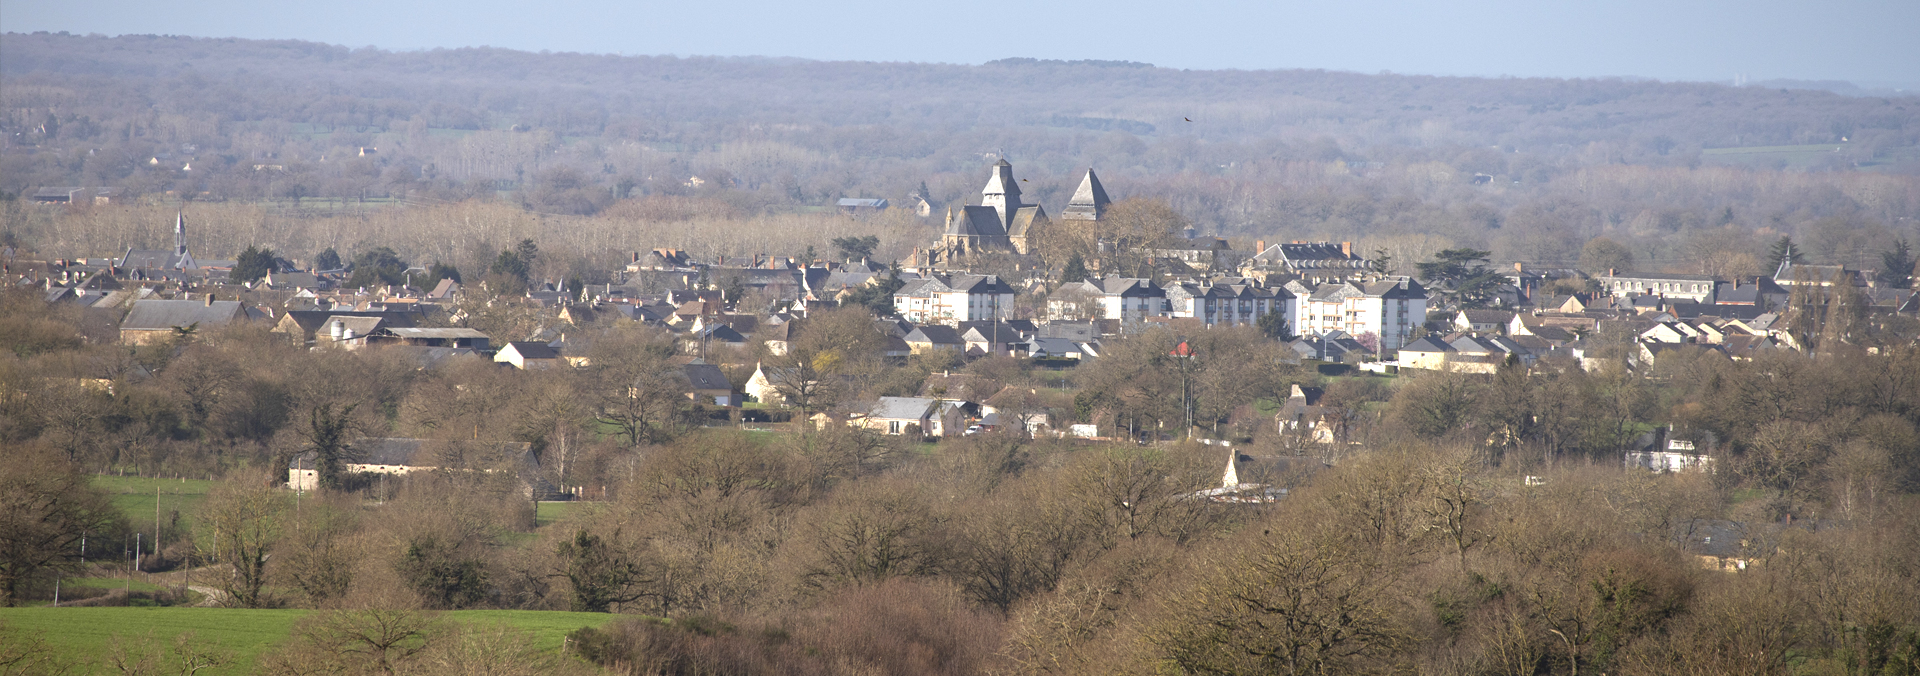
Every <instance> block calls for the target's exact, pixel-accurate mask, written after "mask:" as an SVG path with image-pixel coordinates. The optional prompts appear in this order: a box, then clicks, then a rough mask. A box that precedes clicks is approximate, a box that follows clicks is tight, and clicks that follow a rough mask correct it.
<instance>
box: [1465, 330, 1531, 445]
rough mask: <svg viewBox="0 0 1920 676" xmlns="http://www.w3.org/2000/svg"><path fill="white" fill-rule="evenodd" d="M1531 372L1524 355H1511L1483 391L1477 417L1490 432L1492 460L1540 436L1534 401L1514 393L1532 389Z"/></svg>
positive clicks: (1487, 443) (1475, 414) (1478, 402)
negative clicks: (1519, 356) (1523, 357)
mask: <svg viewBox="0 0 1920 676" xmlns="http://www.w3.org/2000/svg"><path fill="white" fill-rule="evenodd" d="M1528 376H1529V373H1528V368H1527V367H1526V366H1525V365H1523V364H1522V363H1521V362H1520V359H1518V358H1516V357H1512V356H1509V357H1508V358H1507V359H1506V360H1505V361H1503V362H1502V363H1501V364H1500V366H1499V368H1498V369H1497V370H1496V371H1494V376H1493V382H1492V383H1490V384H1489V385H1488V387H1486V388H1484V389H1482V390H1480V391H1479V394H1478V397H1477V399H1478V400H1477V401H1475V402H1474V409H1475V411H1474V416H1473V417H1474V420H1475V422H1476V423H1479V424H1480V425H1482V426H1484V427H1485V429H1486V430H1487V432H1488V436H1487V438H1486V441H1485V447H1486V449H1487V453H1488V455H1489V457H1488V460H1489V461H1492V462H1500V461H1502V460H1503V459H1504V458H1505V455H1506V454H1507V453H1509V452H1512V451H1517V450H1519V447H1520V446H1521V445H1522V444H1524V443H1527V442H1530V441H1533V440H1534V438H1535V437H1536V432H1535V429H1534V426H1535V425H1536V424H1538V422H1539V416H1538V415H1536V414H1535V412H1534V410H1533V403H1534V402H1533V401H1532V399H1530V398H1528V397H1524V396H1514V393H1516V392H1526V391H1528V389H1530V388H1529V386H1530V383H1529V382H1528Z"/></svg>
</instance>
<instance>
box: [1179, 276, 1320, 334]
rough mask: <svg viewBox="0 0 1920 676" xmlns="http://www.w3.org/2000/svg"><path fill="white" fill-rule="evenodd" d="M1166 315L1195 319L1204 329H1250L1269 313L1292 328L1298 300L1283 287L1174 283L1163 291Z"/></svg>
mask: <svg viewBox="0 0 1920 676" xmlns="http://www.w3.org/2000/svg"><path fill="white" fill-rule="evenodd" d="M1166 294H1167V308H1168V309H1167V316H1169V317H1189V318H1194V319H1199V320H1200V321H1201V322H1202V323H1204V324H1206V325H1207V326H1214V325H1216V324H1218V325H1226V326H1253V325H1256V324H1258V323H1259V322H1260V318H1261V317H1264V316H1266V315H1269V314H1273V313H1276V312H1277V313H1280V314H1281V315H1282V316H1284V317H1286V325H1287V326H1289V327H1291V326H1293V325H1294V321H1295V320H1294V317H1296V316H1297V309H1298V299H1297V298H1295V297H1294V295H1293V292H1291V291H1288V290H1286V289H1283V288H1277V287H1276V288H1267V287H1264V286H1260V285H1257V284H1237V283H1235V284H1219V283H1208V284H1196V283H1183V284H1174V285H1171V286H1168V287H1167V288H1166Z"/></svg>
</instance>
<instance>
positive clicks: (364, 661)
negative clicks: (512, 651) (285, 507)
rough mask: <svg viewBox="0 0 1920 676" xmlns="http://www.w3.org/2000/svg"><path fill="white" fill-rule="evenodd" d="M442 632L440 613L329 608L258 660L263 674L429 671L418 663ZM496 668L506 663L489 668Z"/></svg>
mask: <svg viewBox="0 0 1920 676" xmlns="http://www.w3.org/2000/svg"><path fill="white" fill-rule="evenodd" d="M443 632H444V624H443V622H442V621H441V619H440V618H439V616H438V615H435V614H433V613H423V612H420V611H417V610H405V609H397V608H368V609H363V610H332V611H327V612H321V613H313V614H311V615H308V616H306V617H303V618H301V619H300V620H299V621H298V622H296V623H295V624H294V628H293V636H292V637H291V640H290V641H289V642H288V644H287V645H286V646H285V647H283V648H281V649H280V650H278V651H275V652H273V653H270V654H268V655H266V656H264V657H262V658H261V662H262V664H263V669H264V670H265V671H266V672H267V673H271V674H276V675H286V676H293V675H296V674H316V673H366V674H385V675H388V676H392V675H395V674H401V673H408V674H412V673H432V672H430V671H427V670H423V669H420V668H419V667H420V666H422V665H419V664H416V663H415V662H416V659H417V658H419V657H421V656H422V654H423V653H424V652H425V651H426V650H427V649H428V648H429V647H432V646H433V644H434V643H435V641H437V640H438V639H439V638H440V637H441V636H442V634H443ZM492 666H493V667H495V668H498V667H503V666H506V665H499V664H496V665H492Z"/></svg>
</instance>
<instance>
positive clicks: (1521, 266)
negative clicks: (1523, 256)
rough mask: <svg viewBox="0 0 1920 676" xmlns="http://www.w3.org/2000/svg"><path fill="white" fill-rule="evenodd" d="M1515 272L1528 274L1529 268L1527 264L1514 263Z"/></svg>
mask: <svg viewBox="0 0 1920 676" xmlns="http://www.w3.org/2000/svg"><path fill="white" fill-rule="evenodd" d="M1513 271H1514V272H1526V271H1527V266H1526V264H1524V263H1514V264H1513Z"/></svg>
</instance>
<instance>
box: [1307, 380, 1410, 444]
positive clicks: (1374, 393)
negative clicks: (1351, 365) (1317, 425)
mask: <svg viewBox="0 0 1920 676" xmlns="http://www.w3.org/2000/svg"><path fill="white" fill-rule="evenodd" d="M1391 398H1393V391H1392V390H1391V389H1389V388H1388V387H1387V386H1386V385H1385V384H1383V383H1381V382H1379V381H1376V380H1374V379H1372V378H1343V379H1340V380H1335V381H1333V382H1331V383H1328V384H1327V388H1326V391H1324V392H1322V393H1321V395H1320V404H1319V406H1320V410H1321V411H1322V412H1323V414H1322V417H1321V421H1322V423H1323V424H1326V425H1330V426H1331V427H1332V430H1330V431H1331V432H1332V433H1333V438H1334V441H1335V442H1336V445H1339V444H1345V443H1347V442H1349V441H1351V440H1352V439H1353V438H1354V434H1355V432H1356V431H1358V430H1359V429H1361V428H1362V426H1363V425H1366V424H1367V423H1368V421H1369V420H1370V419H1372V418H1373V417H1374V415H1373V414H1372V413H1370V412H1369V411H1368V410H1367V409H1368V408H1369V407H1370V406H1371V405H1373V404H1376V403H1381V402H1385V401H1387V400H1388V399H1391Z"/></svg>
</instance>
